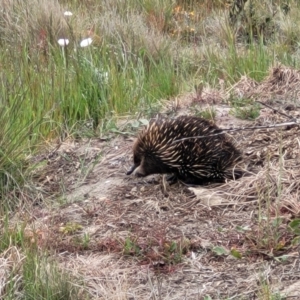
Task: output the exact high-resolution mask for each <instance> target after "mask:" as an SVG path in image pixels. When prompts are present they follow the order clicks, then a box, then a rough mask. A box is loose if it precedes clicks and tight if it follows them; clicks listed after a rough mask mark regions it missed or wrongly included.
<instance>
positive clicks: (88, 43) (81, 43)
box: [80, 38, 93, 48]
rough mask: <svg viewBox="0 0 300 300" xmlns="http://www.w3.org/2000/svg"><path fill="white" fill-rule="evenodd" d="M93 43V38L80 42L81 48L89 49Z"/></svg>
mask: <svg viewBox="0 0 300 300" xmlns="http://www.w3.org/2000/svg"><path fill="white" fill-rule="evenodd" d="M92 42H93V39H92V38H87V39H84V40H82V41H81V42H80V47H82V48H83V47H87V46H89V45H90V44H91V43H92Z"/></svg>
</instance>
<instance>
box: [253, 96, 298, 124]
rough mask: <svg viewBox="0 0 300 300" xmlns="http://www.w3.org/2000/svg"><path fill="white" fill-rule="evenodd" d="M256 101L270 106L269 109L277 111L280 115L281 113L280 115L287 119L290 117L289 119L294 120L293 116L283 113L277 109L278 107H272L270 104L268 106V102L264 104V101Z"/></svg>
mask: <svg viewBox="0 0 300 300" xmlns="http://www.w3.org/2000/svg"><path fill="white" fill-rule="evenodd" d="M256 102H257V103H260V104H261V105H264V106H266V107H268V108H270V109H272V110H273V111H274V112H275V113H278V114H280V115H282V116H284V117H286V118H288V119H290V120H295V118H293V117H292V116H289V115H287V114H285V113H283V112H281V111H279V110H278V109H276V108H274V107H272V106H270V105H268V104H266V103H263V102H260V101H258V100H256Z"/></svg>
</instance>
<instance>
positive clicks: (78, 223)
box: [29, 69, 300, 299]
mask: <svg viewBox="0 0 300 300" xmlns="http://www.w3.org/2000/svg"><path fill="white" fill-rule="evenodd" d="M283 73H284V74H287V73H288V74H290V73H289V72H287V71H286V70H285V69H284V72H283ZM273 74H274V76H275V75H276V76H278V72H275V71H274V72H273ZM280 78H282V77H280ZM290 78H293V86H294V87H295V86H296V85H295V82H296V81H295V77H294V76H290ZM242 81H243V82H244V89H243V87H242V83H240V84H239V85H237V86H238V90H239V91H238V93H241V90H244V91H246V92H247V93H250V89H251V88H253V89H256V90H257V89H258V87H257V84H253V83H251V82H250V83H249V82H248V81H247V80H245V78H243V79H242ZM267 82H273V81H272V80H271V79H270V78H269V79H268V80H267ZM297 82H298V81H297ZM284 84H285V85H287V84H288V81H287V80H285V81H284ZM277 86H279V88H280V84H279V83H278V82H277ZM260 88H262V87H260ZM233 89H234V88H233ZM287 90H288V91H290V89H288V88H287ZM235 91H236V90H235ZM226 93H227V95H228V93H229V92H228V91H227V92H226V91H222V90H221V89H220V90H219V91H211V90H209V91H208V90H204V91H202V93H201V95H199V94H198V95H196V94H190V95H186V96H182V97H181V98H178V99H176V101H174V103H175V102H176V103H175V104H176V105H174V103H173V104H172V102H169V104H168V105H166V109H168V108H170V107H172V109H173V110H176V113H177V114H185V113H190V112H191V105H192V103H195V102H196V103H198V104H199V105H202V106H207V105H214V109H215V110H216V112H217V114H216V123H217V124H218V125H219V126H220V127H231V126H234V127H238V126H241V125H243V126H244V125H247V124H251V126H253V125H254V124H255V125H263V124H274V123H279V122H284V121H286V120H285V118H284V116H283V115H280V114H278V113H276V112H274V111H272V110H271V109H269V108H263V109H261V112H260V117H259V118H257V119H256V120H255V122H249V121H242V120H239V119H237V118H235V117H233V116H232V115H231V114H230V113H229V112H230V108H229V106H228V105H226V104H224V100H226ZM272 93H275V94H276V91H274V89H273V90H272ZM251 95H253V94H251ZM225 102H226V101H225ZM299 106H300V105H299V104H297V103H296V104H294V106H293V107H292V108H291V107H290V106H289V109H288V110H284V108H283V107H281V106H277V109H278V110H283V111H285V112H286V113H288V114H290V115H291V116H292V117H293V118H295V119H299V118H300V109H299ZM174 107H175V109H174ZM233 136H234V138H235V140H236V142H237V144H238V146H239V147H240V148H241V149H242V150H243V152H244V156H245V169H247V170H248V171H249V174H248V175H247V176H245V177H243V178H241V179H240V180H237V181H229V182H227V183H225V184H222V185H210V186H204V187H193V188H190V187H187V186H185V185H183V184H182V183H180V182H178V183H176V184H174V185H171V186H170V185H168V184H167V183H166V182H165V179H164V177H162V176H152V177H148V178H144V179H138V178H134V177H131V176H128V177H127V176H126V175H125V172H126V170H127V169H128V168H129V166H130V165H131V159H132V153H131V152H132V150H131V147H132V138H130V137H127V136H122V135H121V136H118V137H116V138H114V139H112V140H110V141H101V140H97V139H93V140H89V141H79V142H74V141H73V142H66V143H65V144H62V145H60V147H59V148H58V149H57V150H56V151H55V152H53V153H52V154H51V155H50V156H49V155H48V156H47V158H46V157H44V158H43V159H44V160H47V161H48V164H47V166H43V167H42V168H41V172H38V174H37V182H38V183H39V184H40V186H41V187H43V191H44V199H45V201H44V202H42V203H40V204H38V205H37V206H36V207H35V208H34V211H33V215H34V218H32V222H31V223H30V224H29V226H30V227H32V228H35V230H37V232H38V235H39V244H40V246H41V247H47V248H48V249H50V250H51V251H53V253H54V254H53V255H55V256H56V257H57V259H58V261H59V262H60V266H61V267H62V268H64V269H67V270H68V271H69V272H71V273H72V274H74V275H75V276H78V277H80V278H83V280H84V281H85V284H86V289H87V290H88V292H89V293H90V295H91V296H92V298H93V299H203V297H204V296H207V295H209V296H210V297H211V298H212V299H225V298H226V299H227V298H229V299H258V298H260V299H269V298H264V297H266V296H267V294H268V293H269V294H271V293H276V292H281V294H284V293H285V292H286V293H287V292H288V293H289V294H290V295H294V297H298V296H299V293H298V294H297V291H295V289H294V290H293V289H292V288H291V290H286V291H284V288H285V287H286V286H291V287H292V286H297V283H298V282H299V280H300V260H299V246H298V245H299V239H298V240H297V238H299V236H297V234H295V232H294V231H293V230H290V229H289V224H290V222H291V221H292V220H295V219H297V218H299V217H300V204H299V188H300V171H299V170H300V169H299V167H300V139H299V128H298V127H297V126H294V127H283V128H281V129H276V130H274V129H265V130H251V131H240V132H234V133H233ZM62 186H63V187H64V190H65V195H64V197H62V198H63V199H62V200H61V201H62V202H63V203H64V204H63V205H60V207H57V204H56V205H52V206H51V205H50V204H49V203H53V201H50V202H49V201H48V200H49V199H51V197H49V195H51V194H52V195H54V197H52V198H54V199H55V197H57V195H58V192H59V191H61V188H62ZM47 195H48V197H47ZM47 199H48V200H47ZM296 290H297V288H296ZM295 293H296V294H295ZM295 295H296V296H295Z"/></svg>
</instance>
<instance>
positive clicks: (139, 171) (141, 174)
mask: <svg viewBox="0 0 300 300" xmlns="http://www.w3.org/2000/svg"><path fill="white" fill-rule="evenodd" d="M132 173H133V175H135V176H137V177H144V176H147V174H145V172H144V171H143V168H142V167H141V166H136V165H133V166H132V167H131V168H130V169H129V170H128V171H127V173H126V175H131V174H132Z"/></svg>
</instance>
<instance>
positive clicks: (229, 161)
mask: <svg viewBox="0 0 300 300" xmlns="http://www.w3.org/2000/svg"><path fill="white" fill-rule="evenodd" d="M217 133H218V134H217ZM197 136H205V137H204V138H203V137H202V138H196V137H197ZM206 136H207V137H206ZM187 137H195V138H190V139H185V140H181V139H183V138H187ZM180 140H181V141H180ZM133 160H134V165H133V166H132V167H131V169H130V170H129V171H128V172H127V175H130V174H131V173H133V172H134V174H135V175H136V176H142V177H144V176H147V175H150V174H168V173H170V174H173V175H174V176H175V177H177V179H179V180H181V181H183V182H185V183H187V184H203V183H207V182H223V181H224V180H225V178H229V179H233V178H238V177H240V176H241V175H242V174H241V170H239V169H237V168H235V166H236V164H237V163H238V162H240V161H241V160H242V154H241V152H240V151H239V150H237V149H236V147H235V146H234V144H233V143H232V141H231V139H230V137H229V136H228V135H227V134H226V133H222V130H221V129H219V128H218V127H217V126H216V125H214V124H213V123H211V122H210V121H208V120H205V119H202V118H199V117H192V116H180V117H178V118H176V119H167V118H158V119H153V120H151V121H150V122H149V125H148V126H147V127H146V128H145V129H144V130H143V131H142V132H141V133H140V134H139V136H138V138H137V140H136V142H135V144H134V146H133Z"/></svg>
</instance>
